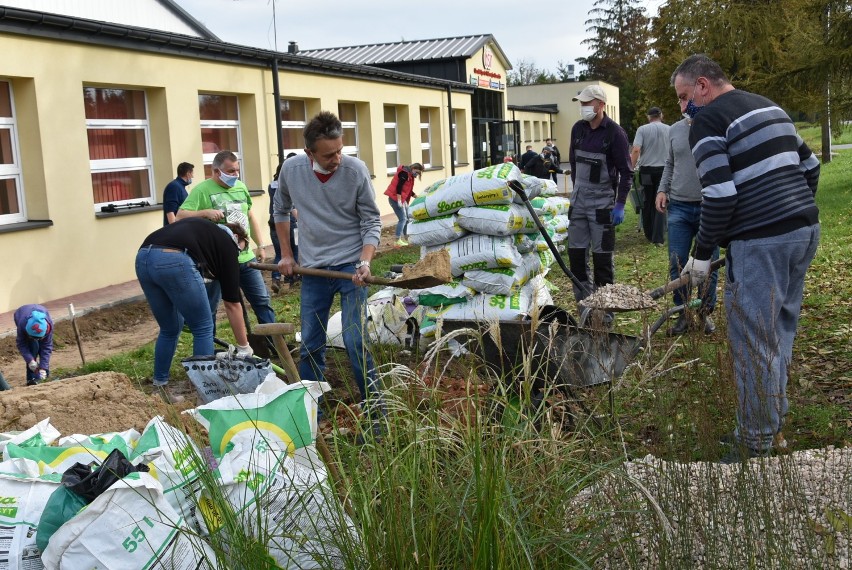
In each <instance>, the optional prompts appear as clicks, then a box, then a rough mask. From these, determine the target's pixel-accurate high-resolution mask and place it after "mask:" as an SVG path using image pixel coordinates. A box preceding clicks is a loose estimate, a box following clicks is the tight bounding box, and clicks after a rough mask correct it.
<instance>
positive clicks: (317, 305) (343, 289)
mask: <svg viewBox="0 0 852 570" xmlns="http://www.w3.org/2000/svg"><path fill="white" fill-rule="evenodd" d="M324 269H332V270H335V271H344V272H346V273H353V274H354V273H355V265H354V264H352V263H348V264H346V265H339V266H334V267H326V268H324ZM337 293H340V305H341V312H342V315H341V316H342V326H343V344H344V346H345V347H346V354H347V355H348V356H349V361H350V362H351V363H352V372H353V373H354V374H355V382H356V383H357V384H358V389H359V390H360V391H361V398H362V399H364V400H369V399H370V398H372V399H374V400H375V399H376V398H378V384H377V381H376V372H375V367H374V365H373V356H372V355H371V354H370V352H369V350H367V346H366V343H365V341H364V334H365V330H364V322H365V321H366V318H367V313H366V304H367V288H366V287H358V286H357V285H355V284H354V283H353V282H352V281H349V280H345V279H328V278H325V277H313V276H310V275H303V276H302V290H301V301H302V345H301V348H300V350H299V356H300V358H299V376H300V377H301V378H302V380H318V381H321V382H323V381H325V377H324V375H323V371H324V370H325V350H326V340H327V334H326V333H327V329H328V317H329V311H330V310H331V304H332V302H333V301H334V296H335V295H336V294H337ZM377 403H378V404H379V406H381V403H380V401H379V402H377ZM373 409H375V408H373Z"/></svg>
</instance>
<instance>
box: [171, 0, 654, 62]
mask: <svg viewBox="0 0 852 570" xmlns="http://www.w3.org/2000/svg"><path fill="white" fill-rule="evenodd" d="M176 1H177V3H178V4H180V5H181V7H183V9H184V10H186V11H187V12H189V13H190V14H192V15H193V16H194V17H195V18H196V19H198V20H200V21H201V22H202V23H203V24H204V25H205V26H207V28H209V29H210V30H211V31H212V32H213V33H214V34H216V35H217V36H219V37H220V38H221V39H222V40H224V41H227V42H231V43H238V44H242V45H248V46H254V47H259V48H264V49H275V37H276V34H275V33H274V31H273V30H274V28H273V25H272V22H273V19H272V9H273V1H274V7H275V13H276V18H275V20H276V23H277V26H276V28H277V37H278V51H287V45H288V42H290V41H296V42H298V44H299V48H300V49H317V48H328V47H340V46H355V45H363V44H373V43H388V42H396V41H400V40H402V39H405V40H424V39H433V38H446V37H453V36H467V35H476V34H493V35H494V38H495V39H496V40H497V43H498V44H500V47H501V48H502V49H503V51H504V52H505V53H506V57H508V58H509V61H510V62H511V63H512V65H513V66H516V67H517V64H518V62H519V61H520V60H526V61H528V62H533V63H535V65H536V67H538V68H540V69H545V70H547V71H550V72H552V73H556V66H557V64H558V62H559V61H562V62H563V63H566V64H569V63H574V61H575V60H576V59H577V58H578V57H584V56H586V55H588V48H587V47H586V46H584V45H581V42H582V41H583V40H584V39H586V38H587V37H588V36H589V34H588V33H587V32H586V24H585V22H586V20H588V19H589V16H588V12H589V10H590V9H591V8H592V7H593V6H594V4H595V2H594V0H570V1H562V2H523V1H519V0H511V1H510V0H491V1H490V2H474V1H471V0H427V1H426V2H416V3H415V2H399V1H398V0H397V1H391V0H367V1H361V2H359V1H357V0H320V1H304V0H302V1H300V2H294V1H285V0H176ZM662 3H663V0H640V4H641V5H642V6H643V7H645V9H646V10H647V11H648V15H654V14H655V13H656V9H657V7H658V6H659V5H660V4H662Z"/></svg>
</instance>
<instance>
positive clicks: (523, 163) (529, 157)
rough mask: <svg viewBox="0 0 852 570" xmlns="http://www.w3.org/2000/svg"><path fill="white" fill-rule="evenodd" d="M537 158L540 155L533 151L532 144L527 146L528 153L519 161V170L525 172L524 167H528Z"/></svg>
mask: <svg viewBox="0 0 852 570" xmlns="http://www.w3.org/2000/svg"><path fill="white" fill-rule="evenodd" d="M537 156H538V153H537V152H536V151H534V150H533V149H532V145H531V144H528V145H527V152H525V153H524V154H522V155H521V160H520V161H518V168H520V169H521V170H523V169H524V167H525V166H526V165H527V163H528V162H529V161H530V160H532V159H533V158H535V157H537Z"/></svg>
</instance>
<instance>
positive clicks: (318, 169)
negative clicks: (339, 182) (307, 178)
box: [311, 160, 331, 174]
mask: <svg viewBox="0 0 852 570" xmlns="http://www.w3.org/2000/svg"><path fill="white" fill-rule="evenodd" d="M311 162H312V163H313V164H312V167H313V169H314V172H316V173H318V174H331V171H330V170H326V169H325V168H323V167H322V166H320V165H319V163H318V162H317V161H316V160H313V161H311Z"/></svg>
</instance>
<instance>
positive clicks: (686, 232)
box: [668, 200, 719, 314]
mask: <svg viewBox="0 0 852 570" xmlns="http://www.w3.org/2000/svg"><path fill="white" fill-rule="evenodd" d="M668 213H669V216H668V217H669V276H670V277H671V279H672V281H674V280H675V279H677V278H678V277H680V272H681V270H682V269H683V266H684V265H685V264H686V262H687V261H689V252H690V251H691V250H692V241H693V240H694V239H695V236H697V235H698V226H699V223H700V222H701V202H680V201H678V200H669V204H668ZM718 258H719V248H718V247H717V248H716V251H714V252H713V260H716V259H718ZM718 280H719V272H718V271H714V272H713V273H711V274H710V278H709V279H707V281H705V282H704V283H703V284H702V285H701V286H700V287H699V295H700V298H701V300H702V301H703V303H702V306H701V312H702V313H703V314H710V313H712V312H713V309H714V308H715V307H716V283H717V282H718ZM689 289H690V288H689V287H681V288H680V289H675V290H674V293H673V296H674V303H675V305H683V304H684V303H688V302H689V298H690V290H689Z"/></svg>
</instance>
